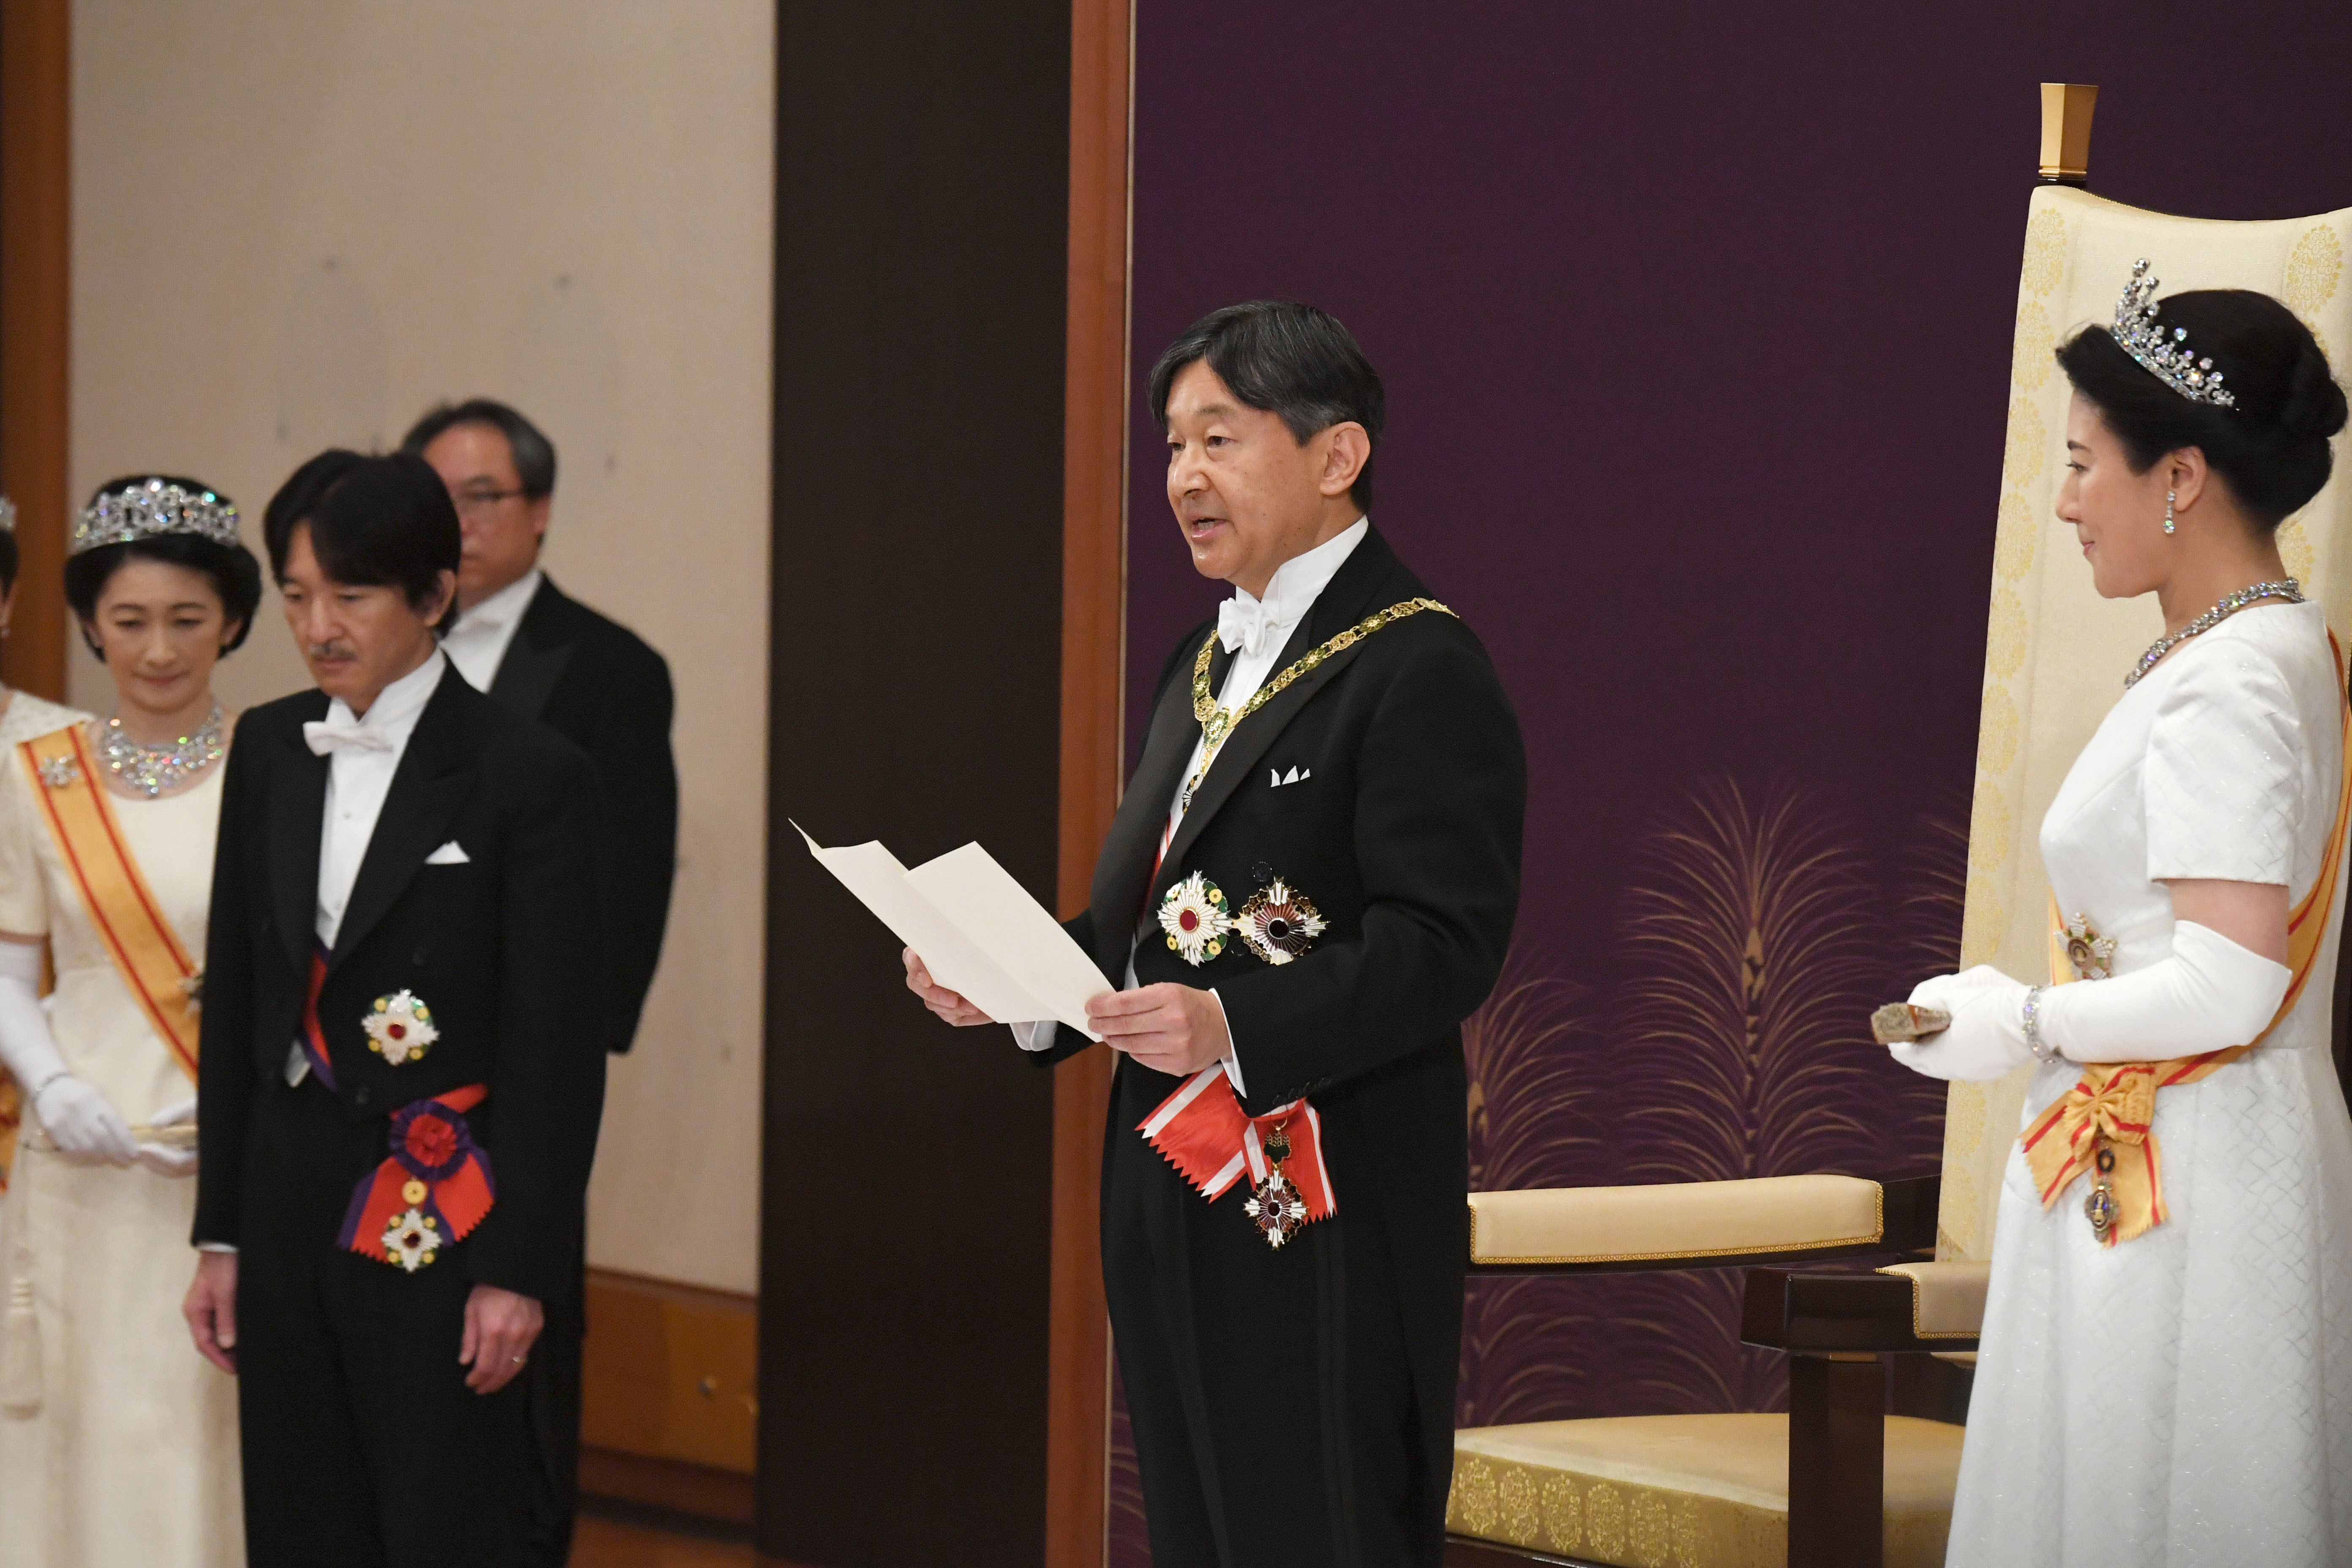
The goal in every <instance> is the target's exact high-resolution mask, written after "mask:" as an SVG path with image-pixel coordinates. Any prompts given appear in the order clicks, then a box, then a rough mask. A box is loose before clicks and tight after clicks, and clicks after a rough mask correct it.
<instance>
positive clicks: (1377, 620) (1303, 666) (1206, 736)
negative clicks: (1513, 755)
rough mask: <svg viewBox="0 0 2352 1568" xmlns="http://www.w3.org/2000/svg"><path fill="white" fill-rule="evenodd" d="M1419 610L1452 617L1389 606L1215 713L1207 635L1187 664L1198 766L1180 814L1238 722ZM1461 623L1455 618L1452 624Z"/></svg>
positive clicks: (1429, 606)
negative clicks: (1332, 659) (1240, 701)
mask: <svg viewBox="0 0 2352 1568" xmlns="http://www.w3.org/2000/svg"><path fill="white" fill-rule="evenodd" d="M1423 610H1435V611H1437V612H1438V613H1439V614H1440V615H1446V616H1451V615H1453V614H1454V612H1453V611H1452V610H1449V609H1447V608H1446V607H1445V606H1444V605H1441V604H1439V603H1438V602H1437V601H1436V600H1434V599H1407V600H1405V601H1404V602H1403V603H1402V604H1399V605H1390V606H1389V607H1388V608H1387V609H1385V610H1381V611H1379V612H1377V613H1375V614H1372V615H1369V616H1365V617H1364V618H1363V619H1362V620H1360V621H1358V622H1357V623H1356V624H1355V625H1354V626H1349V628H1348V629H1347V630H1345V631H1343V632H1341V633H1340V634H1339V636H1337V637H1333V638H1332V639H1331V640H1330V641H1329V642H1327V643H1325V644H1324V645H1323V646H1322V647H1318V648H1315V649H1313V650H1311V651H1309V652H1307V653H1305V654H1302V655H1300V656H1299V658H1298V659H1297V662H1296V663H1294V664H1292V665H1291V666H1290V667H1289V668H1286V669H1285V670H1283V671H1282V673H1281V674H1279V675H1277V676H1276V677H1275V678H1274V679H1272V680H1269V681H1267V682H1266V683H1265V685H1263V686H1261V687H1259V688H1258V689H1256V690H1255V692H1253V693H1251V694H1250V699H1249V700H1248V701H1246V702H1244V703H1243V704H1242V705H1241V706H1240V707H1238V708H1220V707H1218V706H1217V700H1216V699H1215V698H1213V697H1212V696H1210V695H1209V658H1210V656H1211V655H1212V654H1213V653H1215V652H1216V648H1217V634H1216V633H1214V632H1211V633H1210V634H1209V640H1208V641H1206V642H1204V643H1202V645H1201V652H1200V657H1198V658H1195V659H1193V660H1192V717H1193V718H1195V719H1197V720H1199V721H1200V723H1201V765H1200V767H1199V768H1198V769H1197V770H1195V771H1194V773H1193V774H1192V777H1191V778H1190V779H1187V780H1186V781H1185V783H1184V793H1183V794H1182V795H1180V796H1179V797H1178V805H1177V809H1178V810H1179V811H1180V812H1183V811H1190V810H1191V809H1192V792H1193V791H1194V790H1196V789H1198V788H1200V787H1201V781H1202V779H1204V778H1207V777H1208V776H1209V765H1210V764H1211V763H1214V762H1215V761H1216V760H1217V751H1218V748H1220V747H1222V746H1223V744H1224V743H1225V742H1226V740H1227V739H1228V738H1229V737H1231V736H1232V734H1233V732H1234V730H1235V729H1237V728H1238V727H1239V726H1240V724H1241V721H1243V720H1244V719H1246V718H1248V717H1249V716H1250V715H1251V714H1253V713H1255V712H1256V711H1257V710H1259V709H1261V708H1263V707H1265V705H1266V703H1267V702H1268V701H1270V700H1272V699H1273V698H1274V697H1275V696H1276V694H1277V693H1279V692H1280V691H1281V690H1282V689H1284V688H1285V687H1287V686H1288V685H1289V684H1290V683H1291V682H1292V681H1294V680H1296V679H1298V678H1299V677H1300V676H1302V675H1305V674H1306V673H1307V671H1308V670H1310V669H1313V668H1315V667H1316V666H1317V665H1319V664H1321V663H1322V662H1323V661H1324V660H1325V659H1327V658H1330V657H1331V656H1332V655H1333V654H1336V653H1340V652H1343V651H1345V650H1346V649H1348V648H1351V647H1355V646H1356V645H1357V644H1358V643H1360V642H1361V641H1363V640H1364V638H1366V637H1370V636H1371V635H1372V634H1373V633H1374V632H1376V631H1379V630H1380V629H1381V627H1382V626H1392V625H1394V624H1395V623H1396V622H1398V621H1401V620H1402V619H1404V618H1405V617H1406V616H1417V615H1419V614H1420V613H1421V612H1422V611H1423ZM1460 618H1461V617H1459V616H1455V619H1457V620H1458V619H1460Z"/></svg>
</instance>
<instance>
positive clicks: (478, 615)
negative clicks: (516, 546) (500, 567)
mask: <svg viewBox="0 0 2352 1568" xmlns="http://www.w3.org/2000/svg"><path fill="white" fill-rule="evenodd" d="M546 580H547V574H546V573H544V572H541V570H540V569H539V568H538V567H536V566H534V567H532V568H531V569H530V571H528V572H526V573H524V574H522V575H521V576H520V577H518V578H516V579H515V580H514V581H513V582H511V583H509V584H507V585H506V586H505V587H503V588H501V589H499V591H498V592H497V593H495V594H493V595H490V596H489V597H488V598H487V599H484V600H483V601H482V602H481V603H480V604H478V605H475V606H474V607H473V608H472V609H470V610H467V611H466V612H464V613H463V614H462V615H460V616H458V617H457V624H456V625H455V626H451V627H450V628H449V629H450V630H451V631H452V632H461V631H466V632H470V631H474V630H476V629H479V630H483V631H495V630H497V629H498V628H499V627H501V626H506V625H507V624H508V623H509V622H510V621H517V620H520V619H521V618H522V613H523V612H524V611H525V610H527V609H529V608H530V599H531V595H534V594H536V593H538V592H539V585H540V584H541V583H543V582H545V581H546Z"/></svg>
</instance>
